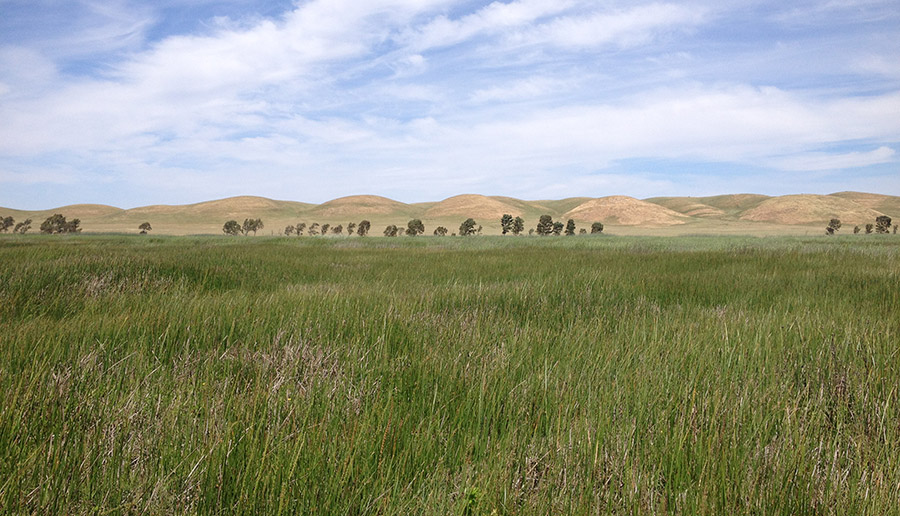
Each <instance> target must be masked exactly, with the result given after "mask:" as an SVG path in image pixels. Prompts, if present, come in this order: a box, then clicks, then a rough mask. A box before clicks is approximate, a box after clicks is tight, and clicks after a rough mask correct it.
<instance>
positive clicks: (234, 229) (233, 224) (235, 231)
mask: <svg viewBox="0 0 900 516" xmlns="http://www.w3.org/2000/svg"><path fill="white" fill-rule="evenodd" d="M222 232H223V233H225V234H226V235H233V236H234V235H239V234H241V225H240V224H238V221H236V220H229V221H228V222H226V223H225V225H224V226H222Z"/></svg>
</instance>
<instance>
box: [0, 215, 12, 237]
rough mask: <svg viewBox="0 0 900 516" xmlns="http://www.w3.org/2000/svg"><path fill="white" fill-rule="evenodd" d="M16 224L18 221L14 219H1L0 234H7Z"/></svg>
mask: <svg viewBox="0 0 900 516" xmlns="http://www.w3.org/2000/svg"><path fill="white" fill-rule="evenodd" d="M15 223H16V219H14V218H12V217H8V216H7V217H0V233H6V231H7V230H8V229H9V228H11V227H13V224H15Z"/></svg>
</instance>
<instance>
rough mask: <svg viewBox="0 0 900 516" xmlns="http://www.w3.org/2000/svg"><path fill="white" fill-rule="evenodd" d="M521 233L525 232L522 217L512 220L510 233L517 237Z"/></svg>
mask: <svg viewBox="0 0 900 516" xmlns="http://www.w3.org/2000/svg"><path fill="white" fill-rule="evenodd" d="M522 231H525V219H523V218H522V217H516V218H515V219H514V220H513V225H512V232H513V235H516V236H519V235H520V234H521V233H522Z"/></svg>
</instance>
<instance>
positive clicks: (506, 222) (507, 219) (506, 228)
mask: <svg viewBox="0 0 900 516" xmlns="http://www.w3.org/2000/svg"><path fill="white" fill-rule="evenodd" d="M513 223H514V219H513V216H512V215H510V214H509V213H504V214H503V216H502V217H500V231H501V232H502V233H503V234H504V235H505V234H507V233H509V232H510V231H512V229H513Z"/></svg>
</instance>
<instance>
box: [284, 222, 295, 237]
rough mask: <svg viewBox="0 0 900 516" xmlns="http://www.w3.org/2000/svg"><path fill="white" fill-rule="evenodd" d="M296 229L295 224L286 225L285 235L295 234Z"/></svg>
mask: <svg viewBox="0 0 900 516" xmlns="http://www.w3.org/2000/svg"><path fill="white" fill-rule="evenodd" d="M294 231H296V229H295V228H294V226H293V225H288V226H285V227H284V236H291V235H293V234H294Z"/></svg>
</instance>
